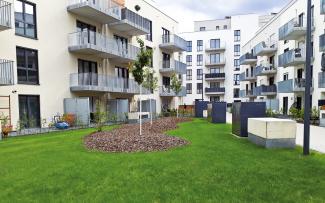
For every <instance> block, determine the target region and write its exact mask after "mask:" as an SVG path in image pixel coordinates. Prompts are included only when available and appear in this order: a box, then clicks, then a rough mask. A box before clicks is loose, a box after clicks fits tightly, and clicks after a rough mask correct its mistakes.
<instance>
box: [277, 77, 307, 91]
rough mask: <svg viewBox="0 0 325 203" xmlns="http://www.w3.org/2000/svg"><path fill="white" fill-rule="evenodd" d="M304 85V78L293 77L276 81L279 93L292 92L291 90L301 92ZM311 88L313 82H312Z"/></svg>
mask: <svg viewBox="0 0 325 203" xmlns="http://www.w3.org/2000/svg"><path fill="white" fill-rule="evenodd" d="M305 87H306V79H304V78H295V79H290V80H285V81H281V82H278V92H279V93H293V92H303V91H305ZM312 88H313V82H312Z"/></svg>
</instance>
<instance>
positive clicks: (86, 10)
mask: <svg viewBox="0 0 325 203" xmlns="http://www.w3.org/2000/svg"><path fill="white" fill-rule="evenodd" d="M68 11H70V12H72V13H74V14H77V15H80V16H83V17H86V18H89V19H91V20H94V21H96V22H100V23H103V24H108V23H113V22H118V21H120V20H121V7H120V6H119V5H118V4H117V3H115V2H114V1H112V0H69V1H68Z"/></svg>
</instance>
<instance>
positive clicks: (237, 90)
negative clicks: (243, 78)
mask: <svg viewBox="0 0 325 203" xmlns="http://www.w3.org/2000/svg"><path fill="white" fill-rule="evenodd" d="M239 91H240V90H239V89H238V88H235V89H234V98H239Z"/></svg>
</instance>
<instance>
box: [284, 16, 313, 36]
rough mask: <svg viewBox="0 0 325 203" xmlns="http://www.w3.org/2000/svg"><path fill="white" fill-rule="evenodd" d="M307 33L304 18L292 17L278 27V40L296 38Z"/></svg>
mask: <svg viewBox="0 0 325 203" xmlns="http://www.w3.org/2000/svg"><path fill="white" fill-rule="evenodd" d="M306 33H307V21H306V18H303V20H300V21H299V18H293V19H292V20H290V21H289V22H288V23H286V24H285V25H283V26H282V27H280V28H279V40H297V39H299V38H301V37H303V36H305V35H306Z"/></svg>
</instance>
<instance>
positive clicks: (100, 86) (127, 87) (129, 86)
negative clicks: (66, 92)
mask: <svg viewBox="0 0 325 203" xmlns="http://www.w3.org/2000/svg"><path fill="white" fill-rule="evenodd" d="M70 89H71V91H94V92H115V93H126V94H139V93H140V87H139V85H138V83H137V82H135V81H134V80H133V79H128V78H120V77H116V76H110V75H101V74H97V73H73V74H71V75H70ZM142 93H143V94H149V93H150V92H149V91H148V90H146V89H144V88H143V90H142Z"/></svg>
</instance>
